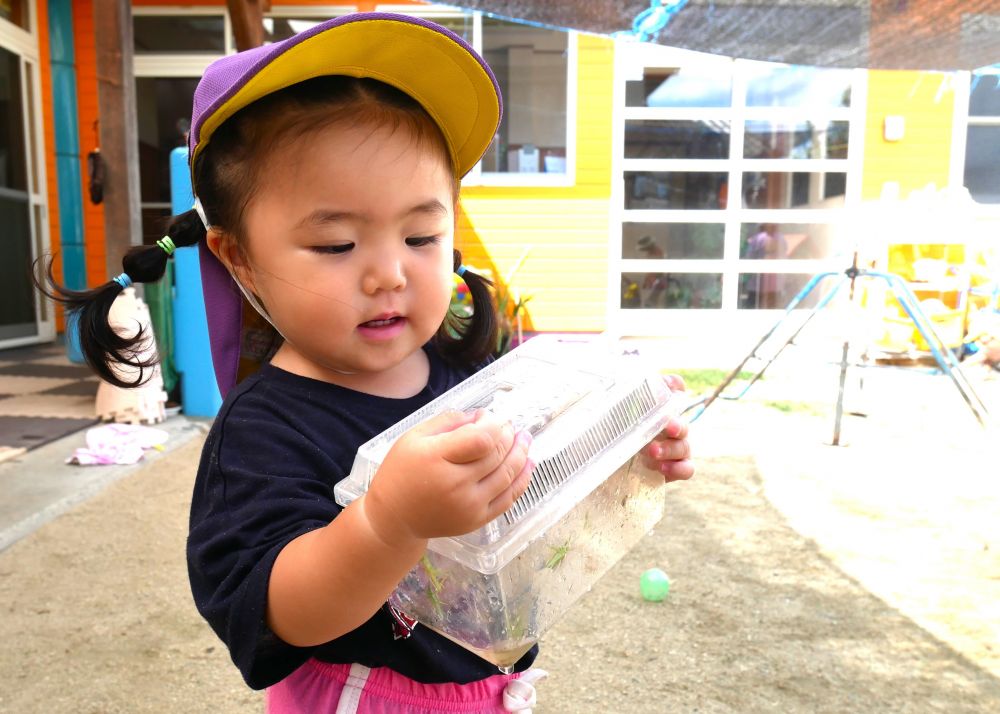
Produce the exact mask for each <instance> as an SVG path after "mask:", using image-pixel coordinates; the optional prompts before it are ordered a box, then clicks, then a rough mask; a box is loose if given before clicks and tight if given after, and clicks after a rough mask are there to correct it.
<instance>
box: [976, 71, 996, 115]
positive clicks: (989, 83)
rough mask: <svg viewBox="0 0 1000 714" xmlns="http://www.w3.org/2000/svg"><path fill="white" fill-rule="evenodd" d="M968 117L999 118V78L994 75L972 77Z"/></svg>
mask: <svg viewBox="0 0 1000 714" xmlns="http://www.w3.org/2000/svg"><path fill="white" fill-rule="evenodd" d="M969 116H974V117H984V116H986V117H989V116H994V117H995V116H1000V76H998V75H995V74H973V75H972V87H971V91H970V95H969Z"/></svg>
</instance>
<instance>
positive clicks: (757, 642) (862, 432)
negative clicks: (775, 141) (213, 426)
mask: <svg viewBox="0 0 1000 714" xmlns="http://www.w3.org/2000/svg"><path fill="white" fill-rule="evenodd" d="M776 367H777V368H776V369H775V370H774V373H773V376H772V377H769V378H768V379H766V380H765V381H764V382H763V383H762V384H760V385H757V386H755V387H754V389H753V390H751V392H750V393H749V394H748V395H747V396H746V397H744V399H742V400H740V401H736V402H730V401H720V402H717V403H716V404H715V405H713V406H712V407H711V408H710V409H709V410H708V411H707V412H705V414H704V415H702V416H701V417H700V418H699V419H698V420H697V421H696V422H695V423H694V425H693V432H692V433H693V436H692V441H693V445H694V449H695V453H696V458H697V466H698V474H697V477H696V479H695V480H694V481H692V482H690V483H685V484H677V485H672V486H671V487H670V490H669V496H668V500H667V512H666V515H665V517H664V519H663V521H662V522H661V524H660V525H659V526H657V528H656V529H655V530H654V532H652V533H651V534H650V535H649V536H647V537H646V538H645V539H644V540H643V541H642V542H641V543H640V544H639V545H638V546H637V547H636V548H635V549H634V550H633V551H632V552H630V553H629V554H628V555H627V556H626V557H625V558H624V559H623V560H622V561H621V562H619V564H618V565H617V566H616V567H615V568H614V569H613V570H612V571H611V572H610V573H609V574H608V575H607V576H605V577H604V578H603V579H602V580H601V581H600V582H599V583H598V584H597V585H596V586H595V587H594V589H593V590H592V591H591V592H590V593H589V594H587V595H586V596H584V597H583V598H582V599H581V600H580V601H579V602H578V604H577V605H576V606H575V607H574V608H573V609H572V610H571V611H570V612H569V613H568V614H567V615H566V616H565V618H564V619H563V620H562V621H561V622H560V623H559V624H558V625H557V626H556V627H555V628H554V629H553V630H551V631H550V632H549V633H547V634H546V635H545V637H544V639H543V641H542V655H541V656H540V658H539V661H538V665H539V666H541V667H544V668H546V669H548V670H549V671H550V674H551V676H550V678H549V680H548V681H546V682H544V683H543V684H542V685H540V688H539V691H540V698H541V700H540V704H539V706H538V707H537V708H536V710H535V711H536V712H540V713H541V714H546V713H554V712H573V713H578V712H603V711H616V712H618V711H629V712H635V713H636V714H641V713H644V712H650V713H651V714H652V713H659V712H666V711H683V712H694V711H699V712H773V711H784V712H802V713H803V714H804V713H805V712H810V713H812V712H845V711H880V712H881V711H886V712H897V711H898V712H939V711H940V712H945V711H947V712H983V713H985V712H994V711H998V710H1000V644H998V643H1000V606H998V605H997V603H1000V488H998V487H997V480H996V479H997V473H998V469H997V464H998V463H1000V453H998V445H1000V439H998V438H997V433H996V432H995V431H992V432H991V431H987V430H984V429H982V428H980V427H979V426H978V425H977V424H976V422H975V420H974V419H973V418H972V417H971V415H970V413H969V412H968V410H967V409H966V408H965V406H964V404H963V403H962V401H961V399H960V398H959V397H958V395H957V393H955V392H954V389H953V388H952V387H951V386H950V385H949V384H948V383H947V382H946V381H945V380H944V379H943V378H942V377H940V376H939V375H938V376H930V375H924V374H921V373H918V372H915V371H902V370H876V371H873V372H872V373H871V375H870V376H867V377H866V380H865V389H864V391H863V393H862V394H861V395H858V394H857V393H855V394H854V395H853V396H852V397H851V400H852V402H851V408H852V409H857V410H863V411H866V412H867V414H868V415H867V416H866V417H857V416H848V417H845V420H844V422H843V425H842V426H843V429H842V443H843V444H845V445H842V446H838V447H833V446H830V445H829V441H830V438H831V435H832V403H833V400H834V399H835V395H836V369H835V367H834V366H833V365H825V366H824V365H816V364H805V363H797V362H795V361H794V360H791V361H788V362H787V363H785V364H782V365H778V366H776ZM992 377H993V375H992V374H987V373H986V372H982V373H981V374H977V375H976V376H975V379H976V384H977V385H978V386H979V387H980V388H981V392H982V394H983V396H984V398H985V399H986V400H987V401H988V403H989V404H991V405H992V406H993V411H994V413H1000V382H998V381H996V380H994V379H992ZM831 379H832V381H831ZM862 397H863V398H862ZM862 402H864V404H862ZM167 428H168V430H170V431H171V433H172V437H171V440H170V442H169V445H168V450H167V451H165V452H164V453H159V454H153V455H151V456H150V457H149V459H148V461H146V462H145V463H143V464H140V465H137V466H135V467H87V468H82V467H68V466H63V465H62V464H61V463H60V461H61V459H64V458H65V457H66V456H67V455H68V454H69V453H70V452H71V451H72V448H74V447H75V446H77V445H79V444H80V443H82V435H77V436H76V437H70V438H68V439H64V440H61V441H59V442H54V443H53V444H50V445H48V446H46V447H42V448H41V449H38V450H36V451H35V452H29V453H28V454H27V455H25V457H23V459H22V460H20V461H17V462H8V463H6V464H3V465H0V483H2V484H3V491H2V493H3V497H2V498H0V509H2V510H0V517H2V518H3V520H2V522H0V534H2V537H3V539H4V540H2V541H0V543H3V546H0V547H6V550H3V552H0V603H2V607H3V611H4V616H3V617H2V618H0V638H2V640H3V641H4V642H5V647H4V648H3V649H2V650H0V711H19V712H28V713H31V712H45V713H46V714H48V713H50V712H52V713H56V712H74V713H78V712H95V713H96V712H101V713H102V714H103V713H105V712H108V713H110V712H174V711H200V710H203V709H209V708H210V709H212V710H213V711H216V712H220V713H222V714H225V713H227V712H246V711H259V710H260V708H261V707H262V698H261V695H260V694H258V693H254V692H251V691H249V690H247V689H246V688H245V687H244V685H243V684H242V682H241V681H240V678H239V676H238V674H237V673H236V671H235V669H234V668H233V667H232V665H231V664H230V663H229V662H228V657H227V655H226V653H225V651H224V650H223V648H222V647H221V646H220V644H219V642H218V641H217V640H216V639H215V637H214V635H213V634H212V633H211V632H210V631H209V630H208V628H207V627H206V626H205V625H204V623H203V622H202V621H201V620H200V619H199V617H198V616H197V613H195V611H194V608H193V606H192V604H191V601H190V595H189V593H188V591H187V582H186V571H185V566H184V561H183V544H184V537H185V530H186V519H187V504H188V500H189V495H190V488H191V484H192V481H193V475H194V470H195V468H196V464H197V459H198V456H199V448H200V444H201V442H202V439H203V431H204V424H203V423H198V422H193V421H189V420H185V419H183V418H177V419H176V421H172V422H168V424H167ZM33 482H37V484H36V485H38V486H39V487H40V488H39V489H37V490H34V494H35V495H33V496H32V495H29V494H31V493H32V491H33V489H31V488H29V486H30V485H31V484H32V483H33ZM42 486H44V488H41V487H42ZM31 499H35V500H31ZM651 566H658V567H661V568H663V569H664V570H666V571H667V572H668V573H669V574H670V576H671V579H672V583H673V585H672V591H671V595H670V597H669V598H668V599H667V600H666V601H665V602H663V603H658V604H654V603H647V602H644V601H643V600H642V599H641V598H640V597H639V595H638V579H639V575H640V573H641V572H642V570H644V569H645V568H647V567H651Z"/></svg>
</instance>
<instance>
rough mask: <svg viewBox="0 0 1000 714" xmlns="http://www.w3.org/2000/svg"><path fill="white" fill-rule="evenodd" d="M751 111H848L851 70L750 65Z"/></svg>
mask: <svg viewBox="0 0 1000 714" xmlns="http://www.w3.org/2000/svg"><path fill="white" fill-rule="evenodd" d="M747 66H748V67H749V68H750V69H749V77H748V78H747V106H748V107H849V106H851V75H852V72H851V70H849V69H823V68H820V67H804V66H798V65H792V66H789V65H775V64H767V63H757V62H754V63H750V64H748V65H747Z"/></svg>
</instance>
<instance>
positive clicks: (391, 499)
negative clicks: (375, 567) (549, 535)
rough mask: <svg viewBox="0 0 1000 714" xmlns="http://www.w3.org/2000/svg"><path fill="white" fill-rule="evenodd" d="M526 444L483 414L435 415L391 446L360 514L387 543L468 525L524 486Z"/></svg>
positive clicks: (499, 508)
mask: <svg viewBox="0 0 1000 714" xmlns="http://www.w3.org/2000/svg"><path fill="white" fill-rule="evenodd" d="M530 444H531V435H530V434H528V433H527V432H521V433H519V434H515V433H514V429H513V427H512V426H511V425H510V423H509V422H502V421H500V420H499V419H497V418H496V417H494V416H492V415H490V414H488V413H487V412H483V411H477V412H474V413H471V414H464V413H461V412H457V411H447V412H444V413H442V414H439V415H437V416H435V417H433V418H432V419H429V420H427V421H425V422H423V423H422V424H418V425H417V426H415V427H413V428H412V429H410V430H409V431H408V432H406V433H405V434H403V436H401V437H400V438H399V440H398V441H397V442H396V443H395V444H393V446H392V448H391V449H390V450H389V453H388V454H387V455H386V457H385V460H384V461H383V462H382V465H381V466H380V467H379V469H378V472H377V473H376V474H375V476H374V478H373V479H372V483H371V486H370V487H369V489H368V493H367V494H366V495H365V512H366V514H367V516H368V519H369V521H370V522H371V523H372V527H373V528H375V530H376V532H377V533H378V534H379V536H380V538H382V539H383V540H385V541H386V542H387V543H389V544H393V543H396V542H400V541H399V539H425V538H436V537H442V536H455V535H462V534H465V533H469V532H471V531H474V530H476V529H477V528H480V527H481V526H483V525H485V524H486V523H489V522H490V521H491V520H493V519H494V518H496V517H497V516H499V515H500V514H502V513H503V512H504V511H506V510H507V509H508V508H510V507H511V505H512V504H513V503H514V501H515V500H517V498H518V497H519V496H520V495H521V494H522V493H524V491H525V489H527V487H528V481H529V479H530V477H531V472H532V470H533V469H534V468H535V464H534V463H532V462H531V461H530V460H529V459H528V446H529V445H530Z"/></svg>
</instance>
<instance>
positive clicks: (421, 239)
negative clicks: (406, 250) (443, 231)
mask: <svg viewBox="0 0 1000 714" xmlns="http://www.w3.org/2000/svg"><path fill="white" fill-rule="evenodd" d="M438 242H440V239H439V238H438V237H437V236H415V237H413V238H407V239H406V245H408V246H410V247H411V248H419V247H421V246H424V245H434V244H436V243H438Z"/></svg>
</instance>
